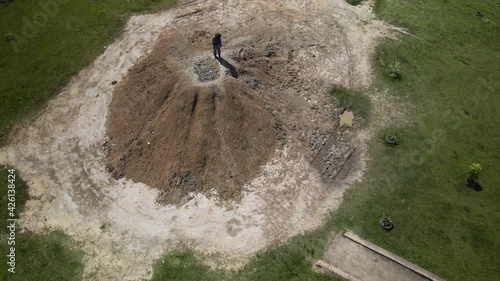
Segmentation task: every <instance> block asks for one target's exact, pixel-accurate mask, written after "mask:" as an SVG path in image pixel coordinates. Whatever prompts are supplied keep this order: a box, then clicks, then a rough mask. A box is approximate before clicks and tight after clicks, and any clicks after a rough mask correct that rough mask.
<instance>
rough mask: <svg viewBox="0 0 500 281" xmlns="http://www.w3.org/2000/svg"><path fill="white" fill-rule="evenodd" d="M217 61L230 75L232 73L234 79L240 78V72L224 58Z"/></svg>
mask: <svg viewBox="0 0 500 281" xmlns="http://www.w3.org/2000/svg"><path fill="white" fill-rule="evenodd" d="M217 60H218V61H219V63H220V64H221V65H222V66H224V67H225V68H227V69H229V73H231V76H233V78H238V71H237V70H236V68H235V67H234V66H233V65H232V64H230V63H229V62H228V61H227V60H225V59H223V58H217Z"/></svg>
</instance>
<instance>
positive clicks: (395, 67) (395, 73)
mask: <svg viewBox="0 0 500 281" xmlns="http://www.w3.org/2000/svg"><path fill="white" fill-rule="evenodd" d="M389 76H390V77H391V78H392V79H394V80H401V68H400V64H399V61H394V62H393V63H392V64H391V71H390V72H389Z"/></svg>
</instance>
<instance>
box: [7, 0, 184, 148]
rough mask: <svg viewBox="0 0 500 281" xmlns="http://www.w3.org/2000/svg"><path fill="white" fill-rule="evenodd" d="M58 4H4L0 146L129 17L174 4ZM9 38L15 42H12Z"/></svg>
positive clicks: (147, 0) (146, 0)
mask: <svg viewBox="0 0 500 281" xmlns="http://www.w3.org/2000/svg"><path fill="white" fill-rule="evenodd" d="M59 1H60V2H61V3H64V2H67V3H66V4H58V2H56V1H55V0H41V1H40V0H25V1H19V0H14V1H12V2H11V3H7V4H0V19H1V20H0V32H1V34H0V36H1V38H0V54H1V55H0V100H1V101H2V102H1V103H0V145H2V144H5V143H6V141H7V135H8V134H9V132H10V131H11V130H12V129H13V127H14V126H15V125H18V124H20V122H22V121H23V120H26V118H27V117H28V118H29V116H30V115H33V114H36V113H37V112H38V111H39V110H40V109H42V108H43V107H44V106H45V105H46V103H47V101H48V100H49V99H50V98H51V97H53V96H54V95H55V94H56V93H57V92H58V90H59V89H61V87H62V86H64V85H65V84H66V83H67V82H68V81H69V78H70V77H71V76H73V75H75V74H77V73H78V71H80V70H81V69H82V68H83V67H85V66H86V65H88V64H89V63H91V62H92V61H93V60H94V59H95V58H96V56H97V55H99V54H101V53H102V52H103V51H104V46H105V45H108V44H109V43H111V42H112V41H113V39H114V38H115V37H116V36H117V35H118V33H119V32H120V31H121V29H122V27H123V26H124V24H125V22H126V20H127V18H128V16H129V15H130V14H131V13H133V12H139V11H142V10H151V9H154V8H161V7H166V6H170V5H173V4H175V2H176V1H175V0H134V1H120V0H106V1H76V0H64V1H62V0H59ZM46 3H56V5H53V6H51V5H48V4H47V5H45V4H46ZM40 4H42V5H40ZM44 7H45V8H44ZM9 36H14V38H15V39H14V40H11V41H8V40H7V39H8V38H7V37H9ZM11 39H12V37H11Z"/></svg>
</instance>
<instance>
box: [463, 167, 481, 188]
mask: <svg viewBox="0 0 500 281" xmlns="http://www.w3.org/2000/svg"><path fill="white" fill-rule="evenodd" d="M482 169H483V167H481V165H480V164H479V163H472V164H471V165H470V166H469V173H468V174H467V179H466V180H465V183H466V184H467V186H469V187H472V188H474V189H475V190H481V185H479V183H478V182H477V181H478V180H479V173H480V172H481V170H482Z"/></svg>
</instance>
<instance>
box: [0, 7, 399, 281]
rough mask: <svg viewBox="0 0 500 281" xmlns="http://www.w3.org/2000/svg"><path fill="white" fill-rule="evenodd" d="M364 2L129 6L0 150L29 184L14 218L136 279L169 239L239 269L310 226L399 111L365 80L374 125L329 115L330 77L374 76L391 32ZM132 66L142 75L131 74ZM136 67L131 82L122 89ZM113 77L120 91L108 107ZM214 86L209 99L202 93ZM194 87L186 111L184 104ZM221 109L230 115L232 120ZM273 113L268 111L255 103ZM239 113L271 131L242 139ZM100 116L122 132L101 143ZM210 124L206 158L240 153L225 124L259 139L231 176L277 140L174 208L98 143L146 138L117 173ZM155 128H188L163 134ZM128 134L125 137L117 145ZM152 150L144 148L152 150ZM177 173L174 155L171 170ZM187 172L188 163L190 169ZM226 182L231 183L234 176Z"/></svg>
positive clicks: (95, 272) (105, 131)
mask: <svg viewBox="0 0 500 281" xmlns="http://www.w3.org/2000/svg"><path fill="white" fill-rule="evenodd" d="M373 4H374V1H372V0H369V1H364V2H363V4H362V5H359V6H356V7H353V6H351V5H349V4H347V3H346V2H345V1H344V0H286V1H264V0H254V1H248V0H223V1H219V0H217V1H216V0H204V1H192V0H189V1H179V6H178V7H177V8H175V9H172V10H169V11H166V12H163V13H160V14H154V15H146V14H143V15H137V16H133V17H132V18H131V20H130V21H129V22H128V24H127V26H126V28H125V30H124V32H123V34H122V35H121V36H120V37H119V38H117V40H116V41H115V42H114V43H113V44H110V45H108V46H106V50H105V52H104V53H103V54H102V55H101V56H99V57H98V58H97V59H96V60H95V61H94V62H93V63H92V64H91V65H89V66H88V67H86V68H85V69H83V70H82V71H81V72H79V73H78V75H75V77H73V79H72V80H71V81H70V83H69V84H68V85H67V86H66V87H65V88H64V89H62V91H61V93H60V94H59V95H58V96H57V97H56V98H54V99H53V100H52V101H50V102H49V104H48V106H47V108H46V109H45V110H44V111H43V112H42V113H41V114H40V115H39V117H37V119H36V120H34V121H33V122H32V123H30V124H27V125H26V127H25V128H22V129H20V130H19V132H18V133H17V134H16V135H15V136H13V141H12V142H11V143H10V145H9V146H8V147H4V148H0V163H3V164H7V165H9V166H13V167H16V168H17V169H18V170H19V171H22V176H23V178H24V179H25V180H26V181H27V182H28V184H29V186H30V200H29V201H28V202H27V204H26V207H25V209H24V211H23V212H22V214H21V219H20V220H19V224H20V226H21V227H22V228H23V229H24V230H25V231H33V232H36V233H42V232H44V231H45V230H47V229H60V230H62V231H64V232H65V233H67V234H68V235H70V236H71V237H73V238H74V239H75V240H76V241H77V242H78V245H79V246H81V248H82V249H83V251H84V252H85V253H86V255H85V257H84V263H85V268H84V276H83V280H148V279H150V278H152V267H153V264H154V262H155V261H156V260H157V259H158V258H160V257H161V256H162V255H163V254H164V253H165V252H166V251H167V252H168V251H170V250H173V249H175V247H176V246H177V245H183V246H185V245H187V246H189V247H192V248H193V249H194V250H195V252H196V254H197V255H202V256H204V257H209V258H207V259H204V261H205V262H206V263H208V264H209V265H211V266H213V267H223V268H228V269H237V268H240V267H242V266H243V265H244V264H245V263H246V262H247V261H248V260H250V259H251V258H252V257H253V256H254V254H255V253H256V252H258V251H260V250H262V249H264V248H265V247H268V246H270V245H272V244H274V243H281V242H283V241H286V240H287V239H289V238H290V237H292V236H294V235H296V234H299V233H303V232H305V231H308V230H311V229H315V228H317V227H320V226H321V225H323V223H324V222H325V218H326V217H327V216H328V214H330V213H331V211H332V210H335V209H336V208H338V206H339V205H340V204H341V202H342V196H343V193H344V191H345V190H346V189H347V188H348V186H349V184H350V183H352V182H353V181H355V180H359V179H360V178H362V175H363V171H364V169H365V167H366V161H367V154H366V151H367V150H366V149H367V148H366V143H367V140H368V139H369V138H370V137H371V136H372V135H373V132H374V130H376V128H377V127H380V126H382V125H384V126H385V125H387V124H390V122H393V121H394V120H396V119H397V120H401V118H397V117H398V116H399V115H397V114H395V113H394V112H399V111H396V110H394V109H395V108H397V109H398V110H399V109H401V107H400V106H399V105H398V106H394V105H395V104H396V103H395V100H389V99H387V96H386V95H380V94H378V93H377V92H375V91H374V92H369V94H368V96H369V97H370V98H371V100H372V101H373V102H374V106H373V108H374V111H375V112H374V114H373V116H372V118H371V120H370V125H369V126H368V127H365V128H360V127H359V124H360V122H358V121H359V120H358V119H357V118H355V119H354V122H353V127H346V126H343V127H341V128H338V115H339V114H340V113H341V112H342V110H340V109H336V108H335V104H332V100H331V99H330V97H329V96H328V95H327V93H328V90H329V89H330V87H331V86H332V85H343V86H346V87H348V86H349V87H354V88H357V89H366V88H367V87H369V86H370V81H371V79H372V69H371V66H370V64H371V62H372V54H373V50H374V49H375V46H376V44H377V42H378V40H379V39H380V38H382V37H385V36H392V34H393V32H392V31H391V30H394V29H393V28H392V27H388V26H387V25H385V24H384V23H383V22H381V21H378V20H376V19H375V18H374V15H373V13H372V8H371V7H372V6H373ZM397 31H398V32H403V31H401V30H397ZM215 32H220V33H222V34H223V49H222V55H223V57H224V59H225V60H224V61H220V63H219V62H217V61H215V60H213V59H212V50H211V46H210V45H211V42H210V40H211V35H212V34H213V33H215ZM242 49H243V50H242ZM240 51H241V52H240ZM137 64H139V65H140V67H138V66H136V65H137ZM197 68H198V70H199V71H197V70H196V69H197ZM141 71H142V72H144V74H139V73H140V72H141ZM134 73H135V74H134ZM145 73H149V74H147V75H146V74H145ZM200 73H201V75H202V76H203V77H199V75H200ZM134 75H135V76H136V78H134ZM140 75H142V77H143V78H144V79H150V80H149V81H147V80H141V78H140V77H141V76H140ZM233 77H237V78H236V79H235V78H233ZM167 78H168V79H167ZM200 78H203V79H200ZM133 79H136V80H135V81H136V83H135V86H139V88H137V89H136V88H133V87H134V84H133V83H132V82H133V81H132V80H133ZM125 80H126V81H125ZM201 80H203V81H205V82H203V83H202V82H200V81H201ZM114 81H116V83H114ZM127 85H128V86H130V87H131V88H130V92H129V93H125V89H126V86H127ZM141 87H142V88H141ZM116 88H120V90H116ZM168 89H171V90H172V91H171V93H170V94H168V96H169V97H168V99H167V100H168V106H165V105H166V104H167V102H166V101H164V102H160V101H159V100H160V99H162V98H163V97H166V96H167V93H168ZM115 90H116V91H115ZM120 91H123V93H124V94H127V96H126V98H122V106H121V107H120V106H118V107H117V106H116V103H117V102H118V101H119V100H118V98H117V97H116V96H118V95H119V93H120ZM141 91H142V92H141ZM148 91H149V92H148ZM214 92H215V93H216V95H215V106H216V109H215V110H213V109H210V103H209V102H208V101H207V99H208V100H210V95H211V94H212V93H214ZM181 93H184V95H181ZM196 93H197V94H198V101H197V104H196V106H195V110H194V111H195V112H196V114H194V115H193V116H191V109H192V105H193V101H194V96H195V94H196ZM146 97H147V98H146ZM230 97H235V100H234V102H233V101H232V99H230ZM113 98H116V99H117V100H114V101H112V99H113ZM388 101H389V102H388ZM110 105H111V107H110ZM243 106H244V107H245V110H240V111H238V110H235V111H238V112H239V113H238V114H239V115H238V114H236V113H234V112H235V111H228V110H227V109H228V108H237V107H243ZM138 109H142V111H141V110H138ZM163 110H164V111H165V112H163ZM114 112H121V113H120V114H116V113H114ZM167 112H168V114H167ZM176 112H182V114H175V113H176ZM388 112H390V114H387V113H388ZM139 114H141V115H139ZM203 114H205V115H203ZM210 114H212V115H210ZM224 114H226V115H228V116H229V115H230V114H233V116H239V117H238V118H241V119H234V120H233V119H232V120H233V121H229V120H228V119H227V118H225V117H224V118H223V116H225V115H224ZM269 114H270V115H271V116H272V117H265V116H264V117H263V115H268V116H269ZM61 116H64V118H61ZM133 116H135V118H132V117H133ZM205 116H206V117H207V118H204V117H205ZM209 117H210V118H209ZM247 117H248V118H249V119H251V120H252V119H254V120H260V121H259V122H260V123H257V122H255V123H257V125H261V126H262V130H263V131H264V132H266V131H267V133H265V135H266V136H273V138H272V139H268V140H261V139H260V137H257V138H259V140H252V139H251V136H255V134H253V135H252V134H247V133H246V132H245V131H246V130H254V131H255V130H257V131H258V129H256V128H255V127H253V126H256V125H254V122H248V121H245V119H244V118H247ZM395 117H396V118H395ZM108 118H111V119H114V118H122V119H120V120H121V122H122V123H123V124H127V125H126V126H125V125H123V124H121V125H120V126H121V128H122V131H129V132H130V133H131V134H130V136H129V135H127V134H125V133H123V132H120V131H117V132H115V133H114V134H116V136H115V137H114V138H113V139H112V140H111V141H110V138H109V137H110V136H113V133H112V132H111V130H113V128H112V126H109V124H111V122H110V121H109V120H108ZM167 118H170V120H167ZM181 118H183V119H182V120H177V119H181ZM221 118H223V119H224V122H225V123H222V120H220V119H221ZM195 119H196V120H199V122H198V123H197V124H198V126H199V127H198V129H196V130H194V129H186V128H187V126H188V125H189V122H188V120H193V121H194V120H195ZM148 120H150V121H148ZM162 121H163V122H162ZM167 121H169V122H167ZM215 121H217V122H218V123H215ZM252 121H253V120H252ZM114 122H119V121H117V120H115V121H114ZM266 122H270V123H266ZM141 124H143V125H142V127H141ZM238 124H247V125H248V126H250V127H249V128H248V129H243V130H239V131H238V130H236V131H237V133H235V132H234V131H235V130H233V129H232V128H234V127H237V126H239V125H238ZM183 125H184V126H183ZM222 125H224V126H222ZM270 125H274V126H275V128H276V129H274V127H273V129H272V130H271V129H269V126H270ZM158 126H159V127H158ZM133 128H136V129H135V130H134V129H133ZM176 128H177V131H175V129H176ZM215 128H218V129H219V130H221V132H222V133H219V132H217V133H219V135H223V136H224V138H222V137H219V138H215V137H212V138H211V143H207V144H206V145H209V147H210V148H211V150H213V151H216V150H217V149H218V148H217V146H220V148H219V149H218V150H219V154H222V152H224V157H226V158H223V157H221V156H220V155H219V157H217V156H216V155H213V154H211V155H212V156H211V157H212V158H211V159H213V161H222V160H223V159H228V158H229V156H231V155H232V156H234V155H237V156H240V153H242V152H241V151H242V150H243V147H245V146H244V142H231V141H229V145H228V144H224V143H223V141H228V140H231V139H230V138H228V137H226V136H225V135H224V131H222V130H224V129H225V130H226V131H225V133H226V134H227V132H228V131H231V134H233V137H234V138H237V137H239V136H241V138H242V139H243V137H245V138H246V139H245V141H248V143H251V144H252V145H257V144H263V145H261V146H260V148H259V150H257V153H255V155H254V154H252V153H250V152H248V153H247V155H251V156H256V158H255V159H254V160H246V159H239V160H238V161H240V162H236V161H235V160H234V159H233V160H232V161H233V162H230V163H233V164H234V163H240V165H247V167H246V168H245V167H243V166H238V170H230V171H225V172H226V173H228V174H229V173H236V172H240V170H241V172H243V173H245V174H243V176H241V175H239V176H240V177H239V179H240V180H241V182H244V181H245V178H246V177H248V178H251V177H253V176H252V174H253V173H257V172H256V170H259V168H258V167H259V166H260V165H261V164H262V163H264V162H266V161H267V159H268V158H266V154H265V153H262V152H261V150H264V149H269V148H268V147H267V146H266V145H264V144H266V143H267V144H270V145H269V146H272V145H274V148H275V149H269V151H271V154H272V155H270V156H269V157H272V159H270V160H269V161H267V163H266V164H265V165H263V166H261V167H260V171H259V172H258V175H256V177H255V178H253V179H252V180H251V181H250V182H249V183H248V184H247V185H245V187H244V188H245V190H244V191H243V192H242V193H241V200H239V201H238V202H230V203H231V204H229V203H228V204H220V201H219V200H218V198H217V197H216V196H206V195H209V194H207V192H203V191H202V192H200V193H196V194H195V195H194V198H192V199H191V200H189V201H187V202H185V204H182V206H175V205H170V204H166V205H165V204H157V202H156V200H157V198H158V193H160V192H159V189H157V188H150V187H149V186H148V185H147V184H144V183H141V182H134V181H132V180H129V179H127V177H124V178H122V179H120V180H116V179H114V178H113V177H111V174H110V173H109V172H108V169H107V167H106V166H109V164H110V162H113V161H112V159H110V157H109V156H108V155H111V154H112V153H115V154H116V157H117V158H116V159H119V158H120V157H122V156H126V155H127V153H128V151H129V149H131V148H132V147H134V149H136V148H135V147H137V146H138V145H137V143H140V141H142V143H140V145H139V146H142V147H143V148H142V149H143V150H142V156H143V158H141V157H142V156H141V155H139V154H140V152H139V153H138V151H136V150H134V149H132V152H131V155H132V156H133V157H135V158H133V159H134V160H133V161H135V162H133V163H134V164H137V168H136V167H134V166H133V165H130V164H128V166H126V165H124V166H122V169H123V170H122V171H121V172H119V171H118V169H117V170H116V171H115V172H114V176H115V177H116V176H117V175H120V174H125V173H126V172H127V170H126V169H130V170H134V169H142V168H141V167H140V164H141V163H142V162H144V163H145V162H146V161H149V162H150V163H154V161H153V160H147V159H148V158H146V157H147V156H148V155H149V157H150V158H151V157H158V156H155V155H156V154H158V153H160V154H162V153H163V152H162V151H161V150H158V149H159V148H161V147H162V146H161V143H162V144H166V143H167V141H168V140H170V141H176V142H177V143H178V144H179V145H182V144H184V143H183V142H182V140H185V141H186V142H192V143H193V145H198V147H200V146H201V144H200V142H201V143H202V142H203V140H202V139H203V138H202V136H204V135H210V136H213V135H216V134H215V133H214V132H213V131H215ZM151 129H153V130H152V131H150V130H151ZM166 130H170V131H174V136H177V134H178V133H182V134H185V137H184V138H178V137H173V136H171V135H167V134H166V133H165V132H164V131H166ZM269 130H271V131H269ZM118 135H121V136H122V137H121V138H120V139H119V138H118V137H117V136H118ZM274 138H277V139H278V140H275V139H274ZM134 139H136V140H134ZM127 140H128V141H131V142H135V143H136V144H135V146H134V145H129V146H128V147H127V146H126V141H127ZM148 142H149V143H150V145H147V143H148ZM155 142H156V143H155ZM160 142H161V143H160ZM113 143H114V144H115V145H112V144H113ZM120 143H121V145H122V150H121V151H119V150H118V149H117V148H118V147H119V145H120ZM158 143H160V144H158ZM230 145H233V146H230ZM238 145H240V146H238ZM168 147H170V148H173V150H169V151H168V153H170V154H168V155H169V157H173V155H175V153H177V154H179V155H182V156H183V157H187V158H189V157H191V158H189V160H190V161H191V162H188V161H186V159H184V158H182V159H183V162H181V161H179V160H176V161H177V162H176V163H177V164H178V167H181V168H182V167H189V165H192V164H193V162H195V163H196V161H197V158H193V157H192V156H191V155H192V154H194V153H195V149H192V150H189V149H186V148H185V147H184V150H182V149H179V148H177V147H175V146H174V145H170V146H168ZM154 149H157V150H158V151H155V150H154ZM211 150H206V149H205V151H204V153H205V154H206V155H208V153H209V152H210V151H211ZM198 152H200V151H198ZM236 152H237V153H236ZM165 155H166V154H165ZM163 156H164V155H162V157H158V158H155V159H154V160H155V161H157V162H160V161H163ZM165 157H167V156H165ZM234 157H235V158H237V157H236V156H234ZM240 158H243V157H240ZM207 159H208V158H207ZM139 160H140V161H142V162H139ZM243 161H246V162H244V163H246V164H241V163H242V162H243ZM258 161H261V162H260V163H258ZM114 163H115V164H118V163H119V161H117V160H116V161H115V162H114ZM207 163H208V162H207ZM230 163H229V164H226V165H225V166H222V167H230ZM168 164H170V163H168ZM150 165H151V167H150V169H153V168H156V167H157V166H153V164H150ZM172 165H173V166H175V165H174V164H172ZM207 166H208V164H207ZM110 167H112V168H113V166H110ZM116 168H117V166H115V167H114V169H116ZM125 168H126V169H125ZM144 169H145V168H144ZM191 169H193V168H192V167H191ZM223 169H225V168H223ZM146 171H147V173H149V174H150V175H153V176H152V177H153V178H154V177H155V176H156V177H158V175H154V174H155V172H154V171H153V170H149V171H148V170H146V169H145V170H144V173H145V174H144V175H140V176H144V177H145V178H146V177H147V176H146ZM198 171H203V170H202V169H201V168H199V170H198ZM205 171H207V170H206V169H205ZM161 172H162V171H160V175H161V174H162V173H161ZM182 172H184V171H183V170H182V169H179V173H181V178H182ZM137 174H140V172H138V173H137ZM165 174H166V175H168V173H165ZM165 174H163V175H165ZM190 175H191V177H194V176H193V175H194V171H190ZM202 176H203V175H202ZM174 178H175V177H174ZM144 181H145V180H144ZM232 182H235V181H234V180H233V181H232ZM200 186H203V185H200ZM200 186H196V187H197V188H198V187H200ZM226 187H228V185H227V186H226ZM235 188H236V189H238V188H239V190H241V186H236V184H235ZM228 190H229V189H228ZM239 190H237V192H239ZM169 196H172V195H169ZM172 197H173V196H172ZM189 197H191V196H189ZM189 197H186V198H189ZM160 198H161V196H160ZM102 226H106V227H105V228H103V227H102Z"/></svg>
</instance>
